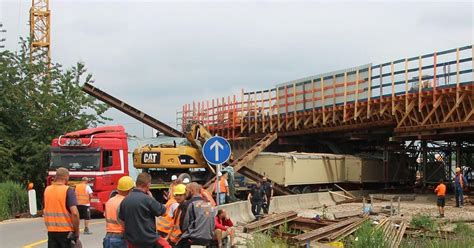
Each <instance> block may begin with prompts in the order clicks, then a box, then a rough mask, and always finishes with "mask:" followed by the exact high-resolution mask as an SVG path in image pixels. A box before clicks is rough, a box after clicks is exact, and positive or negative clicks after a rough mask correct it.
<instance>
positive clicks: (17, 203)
mask: <svg viewBox="0 0 474 248" xmlns="http://www.w3.org/2000/svg"><path fill="white" fill-rule="evenodd" d="M27 209H28V194H27V192H26V188H25V187H24V186H22V185H21V184H18V183H15V182H12V181H7V182H4V183H0V221H1V220H5V219H8V218H12V217H14V216H15V215H16V214H18V213H22V212H25V211H26V210H27Z"/></svg>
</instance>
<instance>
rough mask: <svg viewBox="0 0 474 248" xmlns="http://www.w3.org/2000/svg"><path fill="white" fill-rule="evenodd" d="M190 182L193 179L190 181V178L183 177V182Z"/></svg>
mask: <svg viewBox="0 0 474 248" xmlns="http://www.w3.org/2000/svg"><path fill="white" fill-rule="evenodd" d="M190 182H191V181H189V178H187V177H186V178H184V179H183V183H184V184H186V183H190Z"/></svg>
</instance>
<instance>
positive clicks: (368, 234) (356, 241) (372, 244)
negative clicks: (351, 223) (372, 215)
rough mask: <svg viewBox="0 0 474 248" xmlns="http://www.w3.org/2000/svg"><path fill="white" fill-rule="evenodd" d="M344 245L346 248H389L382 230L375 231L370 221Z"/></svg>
mask: <svg viewBox="0 0 474 248" xmlns="http://www.w3.org/2000/svg"><path fill="white" fill-rule="evenodd" d="M344 244H346V247H354V248H385V247H388V243H387V242H386V240H385V239H384V237H383V232H382V230H381V229H375V227H373V226H372V225H371V224H370V221H366V222H364V223H363V224H362V226H361V227H360V228H359V229H357V231H356V232H355V234H354V236H353V237H352V238H349V239H346V240H345V242H344Z"/></svg>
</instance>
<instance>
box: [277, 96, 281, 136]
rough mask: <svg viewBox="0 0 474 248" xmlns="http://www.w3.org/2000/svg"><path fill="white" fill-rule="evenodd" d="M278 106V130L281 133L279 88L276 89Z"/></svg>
mask: <svg viewBox="0 0 474 248" xmlns="http://www.w3.org/2000/svg"><path fill="white" fill-rule="evenodd" d="M276 106H277V124H278V126H277V130H278V131H280V128H281V125H280V122H281V120H280V90H279V88H278V87H277V88H276Z"/></svg>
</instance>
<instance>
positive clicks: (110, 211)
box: [103, 176, 135, 248]
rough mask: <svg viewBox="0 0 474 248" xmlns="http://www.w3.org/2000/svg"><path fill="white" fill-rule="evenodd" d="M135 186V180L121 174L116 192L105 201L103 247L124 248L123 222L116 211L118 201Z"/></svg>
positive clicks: (125, 243)
mask: <svg viewBox="0 0 474 248" xmlns="http://www.w3.org/2000/svg"><path fill="white" fill-rule="evenodd" d="M134 187H135V182H134V181H133V179H132V178H131V177H129V176H123V177H121V178H120V179H119V181H118V185H117V191H118V194H116V195H115V196H114V197H112V198H110V199H109V200H108V201H107V203H105V213H104V216H105V223H106V225H105V230H106V231H107V233H106V234H105V238H104V241H103V246H104V248H126V247H127V242H126V241H125V239H124V238H123V231H124V228H123V223H121V221H120V220H119V218H118V217H117V216H118V212H119V207H120V203H122V201H123V199H125V197H126V196H127V195H128V193H130V191H131V190H132V189H133V188H134Z"/></svg>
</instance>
